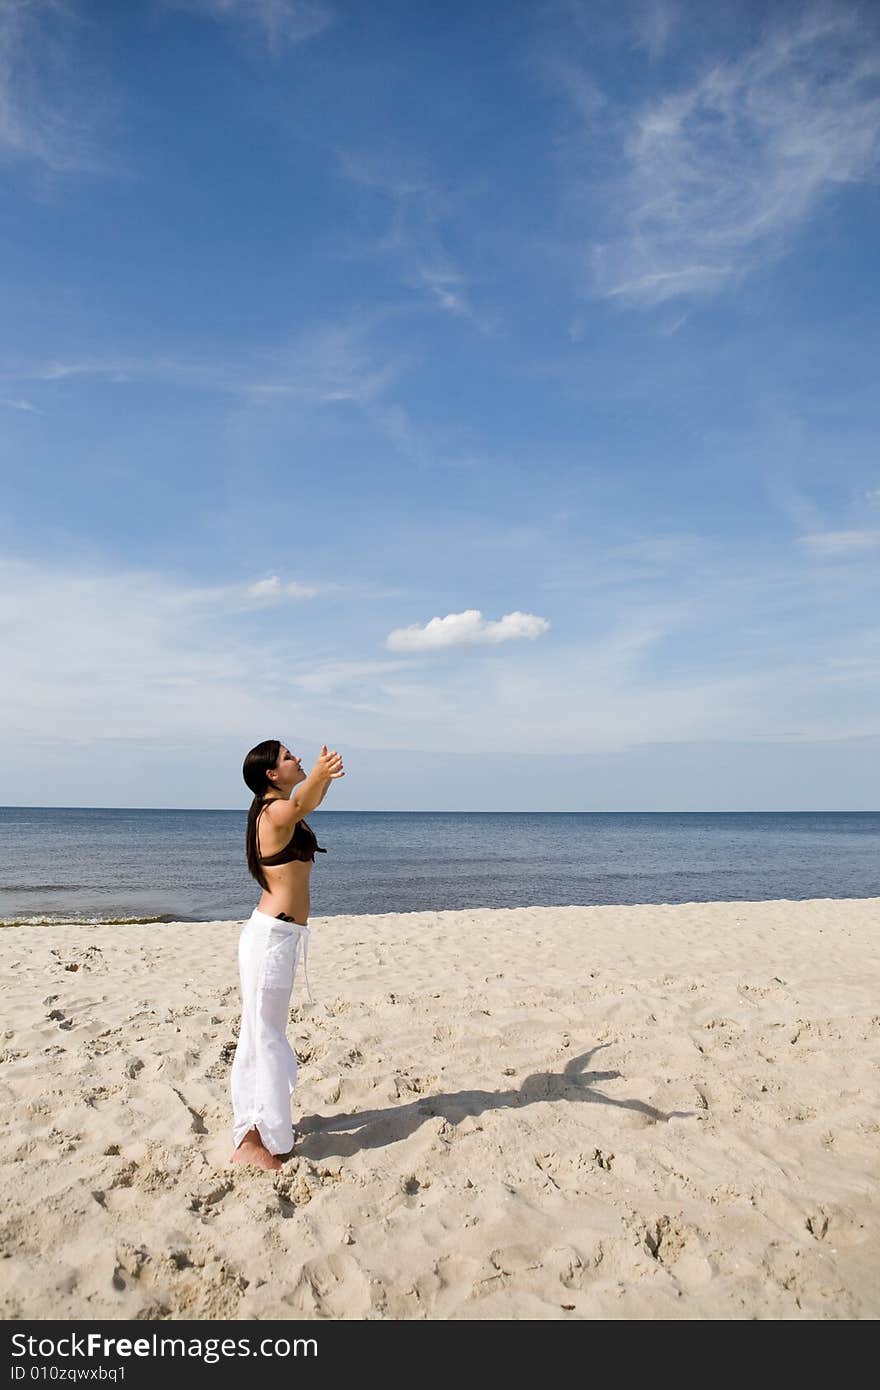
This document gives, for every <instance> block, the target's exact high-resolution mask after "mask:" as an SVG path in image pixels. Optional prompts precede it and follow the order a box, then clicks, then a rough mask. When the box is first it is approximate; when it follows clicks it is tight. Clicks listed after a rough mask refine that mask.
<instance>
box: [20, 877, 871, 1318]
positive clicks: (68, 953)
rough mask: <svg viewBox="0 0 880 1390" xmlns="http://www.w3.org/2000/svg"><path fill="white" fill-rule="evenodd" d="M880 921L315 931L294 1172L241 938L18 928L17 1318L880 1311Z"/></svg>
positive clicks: (437, 918)
mask: <svg viewBox="0 0 880 1390" xmlns="http://www.w3.org/2000/svg"><path fill="white" fill-rule="evenodd" d="M878 908H880V899H878V898H848V899H831V898H813V899H773V900H765V901H752V900H743V901H736V902H727V901H720V902H715V903H701V902H694V903H688V904H677V903H674V904H633V905H626V906H617V905H607V904H603V905H597V906H592V907H579V906H569V907H525V908H474V909H466V910H450V911H442V912H414V913H383V914H361V915H357V916H344V915H337V916H333V917H313V918H312V919H311V920H310V926H311V927H312V940H311V947H310V955H309V976H310V980H311V983H312V991H313V994H314V996H315V1001H316V1002H315V1005H314V1006H309V1005H308V1004H307V1003H306V998H305V991H304V983H303V979H302V974H301V973H298V975H297V979H296V984H295V988H294V994H293V999H292V1001H291V1011H290V1023H289V1027H288V1035H289V1037H290V1039H291V1042H292V1044H293V1047H294V1050H295V1052H296V1054H297V1057H298V1059H299V1076H298V1079H297V1085H296V1088H295V1091H294V1094H293V1097H292V1105H293V1115H294V1120H295V1123H296V1124H297V1125H298V1127H299V1128H300V1129H301V1130H302V1131H303V1138H302V1141H301V1143H300V1145H299V1147H298V1150H297V1152H296V1153H295V1154H294V1156H293V1157H291V1158H290V1159H289V1160H287V1161H285V1162H284V1164H283V1167H282V1169H281V1171H280V1172H278V1173H273V1174H267V1173H264V1172H258V1171H257V1170H253V1169H248V1168H241V1167H238V1166H236V1165H231V1164H230V1163H229V1157H230V1155H231V1142H230V1141H231V1135H230V1125H231V1113H230V1107H229V1100H228V1076H229V1067H230V1064H231V1059H232V1053H233V1052H234V1047H235V1038H236V1032H237V1026H238V1016H239V994H238V979H237V959H236V950H237V940H238V932H239V930H240V927H241V924H242V920H243V919H233V920H231V921H222V922H221V921H216V922H214V923H193V922H183V923H174V922H163V923H150V924H146V925H128V927H127V929H126V930H125V931H124V932H120V931H119V930H118V929H117V927H116V926H115V925H110V924H84V923H72V924H71V923H67V924H55V925H36V924H31V925H30V926H29V927H28V926H23V927H19V928H17V929H16V930H15V931H14V932H12V931H10V932H7V933H0V952H2V951H4V950H5V952H6V959H5V961H4V964H5V966H6V971H7V979H8V980H9V982H10V985H9V991H8V998H7V1009H6V1020H5V1030H4V1040H3V1043H2V1061H3V1064H2V1066H0V1087H2V1088H3V1095H4V1098H5V1099H6V1101H7V1105H6V1107H5V1117H6V1118H5V1119H4V1124H5V1126H6V1131H7V1133H6V1145H5V1150H4V1151H5V1153H6V1154H7V1155H8V1158H7V1160H6V1161H5V1162H4V1164H3V1165H2V1168H0V1183H2V1185H3V1196H4V1198H5V1201H4V1210H5V1213H6V1216H5V1219H4V1223H3V1244H4V1252H5V1253H6V1255H7V1256H8V1258H6V1259H4V1260H2V1261H0V1307H2V1312H3V1316H4V1317H5V1318H6V1319H17V1318H45V1317H49V1316H52V1317H61V1318H72V1319H86V1318H91V1317H96V1318H105V1317H106V1318H130V1317H141V1318H149V1319H160V1320H163V1319H170V1320H174V1319H178V1318H186V1317H193V1318H198V1319H210V1318H215V1317H216V1318H219V1317H224V1318H225V1317H231V1318H238V1319H251V1318H270V1317H272V1318H274V1317H279V1318H299V1317H305V1318H312V1317H314V1318H417V1319H424V1318H427V1319H440V1320H443V1319H447V1318H453V1319H468V1318H479V1319H486V1318H488V1319H496V1318H497V1319H509V1318H537V1319H551V1320H552V1319H570V1318H574V1319H575V1320H578V1319H586V1320H589V1319H592V1318H615V1319H630V1318H647V1319H653V1318H661V1319H664V1318H682V1319H697V1320H701V1319H713V1318H722V1319H731V1318H734V1319H739V1318H743V1319H754V1318H759V1319H763V1318H770V1319H786V1320H787V1319H810V1320H812V1319H816V1318H820V1319H824V1318H831V1319H852V1318H856V1319H864V1318H874V1317H876V1316H878V1314H880V1244H878V1239H877V1238H878V1236H880V1203H878V1193H880V1154H878V1150H880V1145H878V1135H880V1123H878V1121H877V1118H876V1115H875V1113H874V1107H873V1106H872V1103H871V1097H872V1095H873V1094H875V1093H876V1075H877V1067H878V1066H880V1010H878V1005H877V999H878V997H880V991H878V986H880V934H878V930H877V927H878V922H880V911H878ZM205 925H211V926H213V927H214V933H213V935H212V936H210V937H208V936H206V934H205V933H204V932H203V931H201V930H198V931H195V932H193V931H192V930H190V931H181V930H180V928H181V927H184V928H192V927H193V926H197V927H199V928H201V927H203V926H205ZM47 1249H48V1250H52V1252H53V1259H52V1264H51V1265H49V1264H48V1263H47V1261H46V1259H45V1257H44V1255H43V1251H45V1250H47Z"/></svg>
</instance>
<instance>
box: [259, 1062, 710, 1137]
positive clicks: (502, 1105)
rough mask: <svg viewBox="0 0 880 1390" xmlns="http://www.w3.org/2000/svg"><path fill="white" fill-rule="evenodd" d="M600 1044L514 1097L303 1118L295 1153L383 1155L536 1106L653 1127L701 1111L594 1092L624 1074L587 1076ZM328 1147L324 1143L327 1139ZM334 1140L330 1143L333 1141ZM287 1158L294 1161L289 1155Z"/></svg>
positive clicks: (482, 1095)
mask: <svg viewBox="0 0 880 1390" xmlns="http://www.w3.org/2000/svg"><path fill="white" fill-rule="evenodd" d="M610 1045H611V1044H610V1043H601V1044H600V1045H599V1046H597V1047H594V1048H592V1049H591V1051H589V1052H584V1053H582V1054H581V1056H579V1057H572V1058H571V1060H570V1061H569V1062H567V1063H566V1065H565V1067H564V1068H563V1069H562V1071H559V1072H554V1071H538V1072H533V1073H532V1075H531V1076H527V1077H525V1079H524V1080H523V1082H522V1084H521V1085H520V1086H519V1087H518V1088H517V1089H516V1090H513V1089H511V1090H509V1091H449V1092H446V1093H445V1094H444V1093H442V1092H441V1093H440V1094H439V1095H431V1096H420V1097H419V1099H418V1100H415V1101H411V1102H409V1103H408V1104H405V1105H392V1106H385V1107H383V1108H382V1109H379V1110H358V1111H353V1112H351V1113H349V1114H342V1115H331V1116H329V1117H328V1118H325V1117H323V1116H321V1115H303V1116H302V1117H301V1119H300V1121H299V1123H298V1125H297V1131H298V1134H299V1136H300V1138H299V1142H298V1144H297V1147H296V1150H295V1153H296V1154H297V1155H299V1154H302V1155H303V1157H306V1158H310V1159H320V1158H325V1157H328V1156H329V1155H331V1154H332V1155H334V1156H340V1155H341V1156H342V1157H345V1158H348V1157H350V1156H351V1155H352V1154H354V1153H357V1152H359V1151H360V1150H362V1149H380V1148H383V1147H385V1146H387V1145H388V1144H396V1143H398V1142H399V1141H400V1140H401V1139H406V1138H408V1137H409V1135H411V1134H413V1133H414V1132H415V1131H416V1130H417V1129H418V1127H419V1125H420V1124H421V1123H422V1122H423V1120H425V1119H427V1118H428V1117H430V1116H433V1115H442V1116H443V1118H444V1119H445V1120H447V1121H448V1123H449V1124H451V1125H455V1124H458V1123H459V1121H461V1120H463V1119H465V1117H466V1116H468V1115H482V1114H483V1112H484V1111H486V1110H505V1109H511V1108H517V1109H518V1108H520V1107H522V1106H523V1105H532V1104H534V1103H535V1102H536V1101H545V1100H568V1101H582V1102H587V1103H589V1104H592V1105H610V1106H614V1107H616V1108H617V1109H620V1110H635V1111H637V1112H638V1113H639V1114H642V1115H644V1116H645V1117H646V1119H647V1120H648V1122H649V1123H651V1124H655V1123H657V1121H659V1120H671V1119H688V1118H692V1117H693V1116H695V1115H697V1114H699V1111H697V1110H669V1111H664V1110H657V1109H656V1108H655V1107H654V1106H653V1105H648V1104H646V1103H645V1101H641V1100H614V1099H613V1098H612V1097H610V1096H606V1095H603V1094H602V1092H601V1091H598V1090H596V1089H595V1087H596V1085H597V1083H599V1082H602V1081H614V1080H616V1079H617V1078H618V1077H619V1076H620V1075H621V1073H620V1072H619V1071H587V1070H586V1067H587V1064H588V1063H589V1062H590V1060H591V1059H592V1058H593V1057H595V1055H596V1053H597V1052H600V1051H601V1050H602V1048H603V1047H610ZM325 1135H326V1136H327V1138H328V1140H329V1142H326V1143H323V1142H322V1138H323V1136H325ZM331 1135H332V1136H334V1137H333V1139H332V1140H330V1136H331ZM283 1157H284V1158H290V1157H293V1154H285V1155H283Z"/></svg>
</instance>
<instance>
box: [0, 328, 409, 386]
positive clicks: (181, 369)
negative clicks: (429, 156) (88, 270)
mask: <svg viewBox="0 0 880 1390" xmlns="http://www.w3.org/2000/svg"><path fill="white" fill-rule="evenodd" d="M382 317H383V314H382V312H381V311H376V312H370V313H367V314H357V313H352V314H350V315H349V316H348V317H347V318H346V319H345V320H344V321H342V322H338V323H325V324H317V325H315V326H313V327H311V328H308V329H305V330H303V331H302V332H301V333H299V334H298V335H297V336H296V337H295V338H294V339H293V340H292V341H291V342H289V343H287V344H283V345H278V346H272V347H266V348H264V349H262V350H260V349H259V348H255V349H254V350H253V351H251V352H250V353H249V354H248V355H247V356H242V357H241V358H239V359H238V360H236V359H234V358H227V359H225V360H223V359H220V360H213V361H212V360H209V359H201V360H200V359H198V358H187V357H185V356H182V355H178V356H162V355H158V354H157V355H155V356H147V355H139V354H138V353H137V352H128V351H125V350H120V351H119V352H116V353H113V354H111V355H101V356H97V355H96V356H91V355H89V354H87V353H84V354H83V355H82V356H79V357H70V358H55V359H49V360H48V361H44V362H38V363H32V364H30V365H21V366H19V367H17V368H13V367H7V368H5V369H4V370H3V371H2V372H0V380H3V381H4V382H6V383H7V387H12V386H13V383H23V382H29V381H31V382H33V381H41V382H47V383H55V382H62V383H63V382H67V381H72V380H75V379H76V378H84V379H93V380H96V381H106V382H109V383H111V384H113V385H126V384H128V383H131V382H160V383H162V384H165V385H168V386H178V387H181V388H185V389H191V390H201V391H216V392H220V393H222V394H227V395H232V396H237V397H243V398H245V399H248V400H251V401H254V402H259V401H261V400H264V401H266V400H271V399H273V398H283V397H286V398H289V399H291V400H301V401H305V402H313V403H316V404H332V403H333V402H337V401H351V402H353V403H355V404H358V405H362V406H366V405H368V404H369V403H371V402H372V401H374V400H376V399H377V398H378V397H379V396H381V395H382V394H383V392H385V391H386V390H387V389H388V388H389V387H390V386H391V385H392V384H393V383H394V382H395V381H397V380H398V378H399V377H400V376H401V374H402V373H403V372H404V371H405V370H406V369H407V367H408V366H409V365H410V362H411V359H410V358H409V357H407V355H406V354H405V353H404V352H402V351H400V350H397V351H395V352H393V353H390V352H386V351H384V350H383V349H382V348H380V347H379V346H377V344H376V342H375V341H374V340H373V334H374V330H375V329H376V328H377V327H378V325H379V323H380V321H381V319H382Z"/></svg>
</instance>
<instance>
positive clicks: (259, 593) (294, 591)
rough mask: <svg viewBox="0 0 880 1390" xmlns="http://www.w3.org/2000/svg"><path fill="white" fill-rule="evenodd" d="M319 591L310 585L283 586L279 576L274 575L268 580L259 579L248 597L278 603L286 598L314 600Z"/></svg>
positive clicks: (292, 582) (289, 584)
mask: <svg viewBox="0 0 880 1390" xmlns="http://www.w3.org/2000/svg"><path fill="white" fill-rule="evenodd" d="M317 592H318V590H317V589H315V588H312V587H310V586H309V585H308V584H297V583H296V582H294V581H291V582H290V583H288V584H282V582H281V580H280V579H279V577H278V575H277V574H272V575H270V576H269V578H268V579H259V580H258V581H257V582H256V584H250V585H249V586H248V589H247V593H248V597H249V598H255V599H259V600H260V601H261V602H265V601H267V600H268V601H269V602H272V603H275V602H277V601H278V600H280V599H284V598H314V597H315V595H316V594H317Z"/></svg>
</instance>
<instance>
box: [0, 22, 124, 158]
mask: <svg viewBox="0 0 880 1390" xmlns="http://www.w3.org/2000/svg"><path fill="white" fill-rule="evenodd" d="M91 22H92V21H91V20H90V19H89V17H88V15H87V14H82V13H80V12H79V11H77V10H75V9H74V8H73V7H72V6H70V5H67V4H63V3H58V0H3V3H2V4H0V160H5V161H10V160H25V161H28V162H31V163H36V164H37V165H38V166H41V167H42V168H43V169H44V170H49V171H50V172H51V173H55V174H59V173H110V172H113V169H112V166H111V161H110V160H109V158H108V156H107V154H106V152H104V151H102V150H101V148H100V142H99V136H98V131H99V129H100V126H101V120H100V119H99V116H98V112H99V108H100V106H101V105H102V104H103V105H104V106H106V104H107V102H108V93H107V90H106V88H105V86H104V84H103V83H102V81H101V79H100V78H99V76H98V75H97V74H96V73H94V72H93V71H90V65H89V62H88V56H87V53H86V51H85V48H84V45H83V44H82V41H81V40H82V34H83V32H85V31H87V30H88V28H89V27H90V24H91ZM99 93H100V95H99ZM107 114H108V113H107V111H106V110H105V111H104V112H103V116H104V118H105V119H106V117H107Z"/></svg>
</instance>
